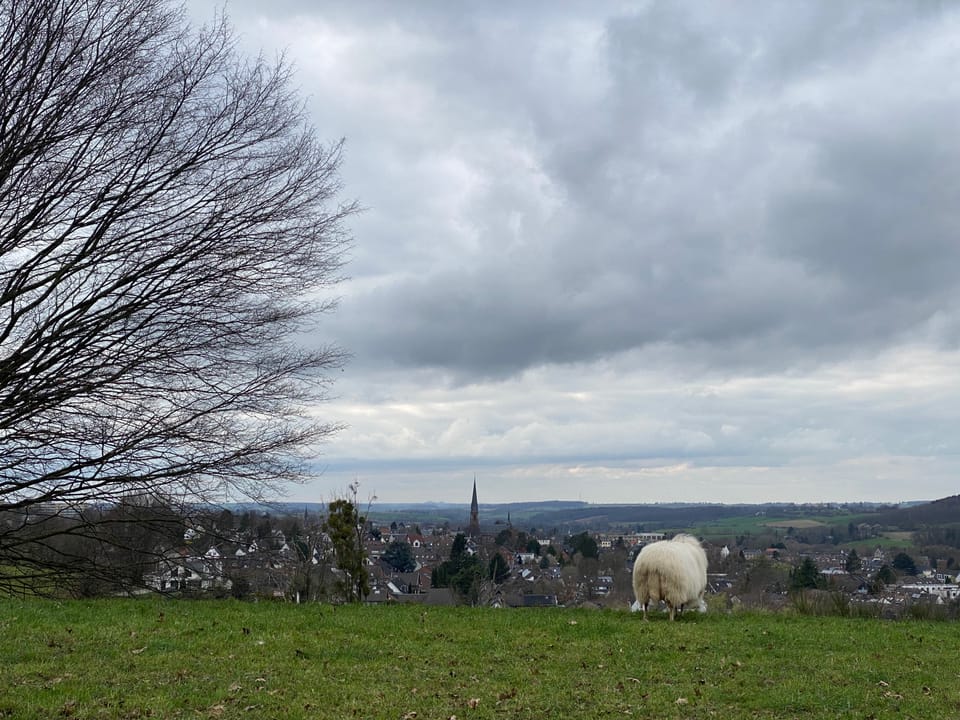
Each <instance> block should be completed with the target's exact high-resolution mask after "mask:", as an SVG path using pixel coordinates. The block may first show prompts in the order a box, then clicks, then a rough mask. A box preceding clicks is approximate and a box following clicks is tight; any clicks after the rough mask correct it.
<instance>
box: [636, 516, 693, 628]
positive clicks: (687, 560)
mask: <svg viewBox="0 0 960 720" xmlns="http://www.w3.org/2000/svg"><path fill="white" fill-rule="evenodd" d="M706 589H707V554H706V553H705V552H704V551H703V547H702V546H701V545H700V542H699V541H698V540H697V539H696V538H695V537H693V536H692V535H684V534H680V535H676V536H675V537H674V538H673V539H671V540H660V541H659V542H655V543H650V544H649V545H645V546H644V547H643V548H642V549H641V550H640V553H639V554H638V555H637V560H636V562H634V564H633V592H634V595H636V598H637V603H636V604H639V605H640V607H641V608H642V609H643V619H644V620H646V619H647V605H649V604H650V601H651V600H652V601H654V602H660V601H661V600H663V601H664V602H665V603H666V604H667V607H668V608H670V619H671V620H673V618H674V613H675V612H676V611H677V610H678V609H679V610H683V606H684V605H686V604H687V603H689V602H693V601H694V600H697V601H699V604H700V607H701V608H703V607H705V605H704V602H703V594H704V592H705V591H706Z"/></svg>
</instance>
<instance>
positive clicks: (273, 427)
mask: <svg viewBox="0 0 960 720" xmlns="http://www.w3.org/2000/svg"><path fill="white" fill-rule="evenodd" d="M340 158H341V144H340V143H334V144H331V145H323V144H321V143H320V142H319V141H318V140H317V139H316V138H315V136H314V133H313V131H312V129H311V128H310V127H309V125H308V124H307V123H306V118H305V113H304V110H303V106H302V103H301V101H300V100H299V99H298V98H297V95H296V93H295V92H294V91H293V90H292V89H291V85H290V71H289V68H288V67H287V65H286V64H285V63H284V62H283V61H282V60H280V61H278V62H277V63H268V62H266V61H264V60H263V59H262V58H259V59H255V60H244V59H242V58H240V57H239V56H238V54H237V52H236V51H235V49H234V44H233V38H232V34H231V30H230V28H229V26H228V24H227V23H226V21H225V20H224V19H223V18H219V19H217V20H216V21H215V22H214V23H213V24H212V26H210V27H206V28H202V29H199V30H195V29H192V28H191V27H190V26H189V25H188V24H187V23H186V22H185V20H184V18H183V16H182V12H178V11H174V10H170V9H169V8H168V7H167V6H166V4H165V3H164V2H163V1H162V0H31V1H30V2H25V1H24V0H0V568H5V569H9V568H15V570H14V571H12V572H10V571H8V570H3V571H0V586H6V587H8V588H11V587H15V586H18V585H23V586H25V587H31V588H36V587H38V585H37V581H38V579H40V578H42V577H44V576H46V575H48V574H49V573H56V574H57V575H58V576H59V577H62V574H63V573H66V572H80V573H89V572H91V568H90V567H88V566H85V564H84V563H82V562H79V561H80V560H81V559H84V558H82V557H80V555H83V554H82V553H80V554H79V555H77V554H75V553H73V552H72V551H67V550H64V547H65V545H64V539H63V535H64V533H66V534H67V535H74V536H76V537H78V538H80V539H83V541H84V542H94V543H100V542H110V541H111V538H110V535H111V533H110V532H104V527H105V525H104V523H109V522H111V519H110V517H109V516H108V515H106V514H104V513H96V514H92V513H90V512H89V508H91V507H101V508H102V507H104V506H111V505H114V504H117V503H119V502H120V501H121V500H122V499H123V498H128V497H130V496H131V494H132V495H135V496H143V495H147V496H149V497H154V498H161V499H162V502H163V503H164V504H165V505H170V504H174V505H177V504H183V505H186V504H190V503H194V502H196V501H199V500H209V499H211V498H219V499H223V498H225V497H235V498H259V497H261V496H263V495H274V494H276V492H277V491H279V490H281V489H282V488H283V487H284V486H285V485H286V484H287V483H289V482H291V481H296V480H299V479H301V478H302V477H303V476H304V472H305V465H306V463H305V461H306V459H307V458H308V457H309V456H308V453H309V452H311V451H312V449H313V448H314V447H315V445H316V444H317V443H318V442H319V441H322V440H323V439H324V438H326V437H327V436H329V435H330V434H331V433H333V432H335V431H336V430H337V429H338V427H337V425H335V424H332V423H325V422H322V421H316V420H313V419H311V418H310V417H309V416H308V415H307V414H306V412H305V408H306V407H307V406H308V405H309V404H311V403H314V402H317V401H320V400H322V399H324V397H325V394H326V390H327V388H328V382H329V379H330V373H329V371H330V370H332V369H334V368H337V367H339V366H340V365H341V364H342V362H343V360H344V354H343V352H342V351H341V350H339V349H338V348H336V347H333V346H320V345H316V346H313V347H311V346H309V345H308V344H307V343H305V342H304V340H305V338H306V337H307V334H306V333H307V331H309V330H311V329H312V324H313V323H314V321H315V320H316V319H317V318H318V316H319V315H320V314H322V312H325V311H328V310H331V309H332V307H333V303H332V301H331V300H329V299H328V298H327V297H326V292H328V291H329V290H330V288H331V287H332V286H333V285H334V284H335V283H336V282H337V281H338V280H339V279H340V276H339V273H340V270H341V268H342V264H343V261H344V253H345V252H346V249H347V247H348V245H349V238H348V236H347V234H346V231H345V229H344V226H343V221H344V219H345V218H346V217H348V216H349V215H350V214H351V213H352V212H354V210H355V207H354V206H353V205H352V204H349V203H347V204H344V203H339V204H338V203H337V200H336V198H337V195H338V194H339V192H340V185H339V176H338V166H339V163H340ZM89 518H95V519H93V520H91V519H89ZM115 521H116V522H128V521H129V513H126V514H124V513H121V514H119V515H118V519H115ZM112 534H113V535H120V536H123V533H112ZM113 539H114V540H116V538H113ZM87 565H88V564H87Z"/></svg>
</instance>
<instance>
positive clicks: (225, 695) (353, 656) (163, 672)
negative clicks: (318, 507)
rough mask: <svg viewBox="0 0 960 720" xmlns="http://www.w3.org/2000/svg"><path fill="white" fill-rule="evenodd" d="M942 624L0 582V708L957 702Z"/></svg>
mask: <svg viewBox="0 0 960 720" xmlns="http://www.w3.org/2000/svg"><path fill="white" fill-rule="evenodd" d="M958 645H960V625H958V624H956V623H946V622H922V621H916V620H911V621H899V622H888V621H880V620H871V619H845V618H838V617H826V618H824V617H807V616H785V615H763V614H735V615H726V614H721V613H708V614H706V615H690V614H688V615H686V616H684V617H683V618H682V619H681V620H680V621H678V622H676V623H673V624H671V623H669V622H667V621H666V620H665V619H664V618H663V617H662V616H660V615H656V616H654V618H653V619H652V620H651V621H650V622H648V623H644V622H643V621H642V620H641V619H640V618H639V617H638V616H637V615H631V614H629V613H627V612H625V611H623V612H615V611H588V610H563V609H559V610H540V609H537V610H534V609H530V610H493V609H471V608H422V607H416V606H411V605H402V606H392V607H367V606H355V607H333V606H329V605H310V606H294V605H282V604H271V603H260V604H242V603H237V602H227V601H224V602H219V601H217V602H214V601H210V602H206V601H204V602H188V601H159V600H146V601H131V600H109V601H89V602H79V601H78V602H51V601H12V600H3V601H0V658H3V663H2V664H0V718H52V717H71V718H145V717H153V718H352V717H353V718H393V719H396V720H400V719H401V718H404V719H406V720H412V719H413V718H420V719H423V718H441V719H444V720H449V719H450V718H452V717H456V718H458V719H460V720H464V719H468V718H477V719H479V718H530V719H531V720H533V719H537V720H539V719H541V718H547V717H557V718H560V717H570V718H573V717H577V718H599V717H642V718H712V717H718V718H788V717H789V718H792V717H804V718H860V719H862V718H894V717H896V718H909V717H912V718H930V717H957V716H960V669H958V667H957V664H956V648H957V647H958Z"/></svg>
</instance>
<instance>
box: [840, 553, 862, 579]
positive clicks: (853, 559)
mask: <svg viewBox="0 0 960 720" xmlns="http://www.w3.org/2000/svg"><path fill="white" fill-rule="evenodd" d="M862 567H863V561H862V560H861V559H860V556H859V555H857V551H856V549H853V550H851V551H850V554H849V555H847V561H846V563H844V569H845V570H846V571H847V572H848V573H855V572H857V570H859V569H860V568H862Z"/></svg>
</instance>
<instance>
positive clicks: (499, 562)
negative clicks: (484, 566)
mask: <svg viewBox="0 0 960 720" xmlns="http://www.w3.org/2000/svg"><path fill="white" fill-rule="evenodd" d="M489 569H490V573H489V574H490V579H491V580H493V581H494V582H495V583H496V584H497V585H499V584H500V583H502V582H503V581H505V580H506V579H507V578H508V577H510V568H509V567H507V561H506V560H504V559H503V555H501V554H500V553H496V554H495V555H494V556H493V557H492V558H490V568H489Z"/></svg>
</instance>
